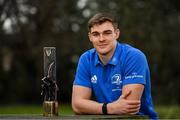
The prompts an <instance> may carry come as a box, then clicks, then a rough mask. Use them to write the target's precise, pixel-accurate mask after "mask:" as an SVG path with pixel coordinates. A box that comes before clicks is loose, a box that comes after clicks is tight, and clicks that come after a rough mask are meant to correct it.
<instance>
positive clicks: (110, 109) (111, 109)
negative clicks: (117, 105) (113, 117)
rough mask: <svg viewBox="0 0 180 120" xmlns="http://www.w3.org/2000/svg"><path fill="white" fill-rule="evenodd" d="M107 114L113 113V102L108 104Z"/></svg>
mask: <svg viewBox="0 0 180 120" xmlns="http://www.w3.org/2000/svg"><path fill="white" fill-rule="evenodd" d="M107 114H113V108H112V103H109V104H107Z"/></svg>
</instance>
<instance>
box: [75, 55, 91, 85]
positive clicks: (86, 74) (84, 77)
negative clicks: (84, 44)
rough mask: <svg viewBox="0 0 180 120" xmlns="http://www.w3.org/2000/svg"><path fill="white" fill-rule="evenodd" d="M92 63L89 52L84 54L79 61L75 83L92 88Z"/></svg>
mask: <svg viewBox="0 0 180 120" xmlns="http://www.w3.org/2000/svg"><path fill="white" fill-rule="evenodd" d="M89 66H90V64H89V59H88V54H87V53H85V54H83V55H82V56H81V57H80V59H79V62H78V66H77V70H76V75H75V80H74V83H73V84H74V85H80V86H84V87H89V88H91V82H90V67H89Z"/></svg>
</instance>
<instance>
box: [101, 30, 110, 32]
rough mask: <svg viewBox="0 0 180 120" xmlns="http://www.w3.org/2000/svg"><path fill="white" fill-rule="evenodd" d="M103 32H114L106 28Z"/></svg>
mask: <svg viewBox="0 0 180 120" xmlns="http://www.w3.org/2000/svg"><path fill="white" fill-rule="evenodd" d="M103 32H112V30H105V31H103Z"/></svg>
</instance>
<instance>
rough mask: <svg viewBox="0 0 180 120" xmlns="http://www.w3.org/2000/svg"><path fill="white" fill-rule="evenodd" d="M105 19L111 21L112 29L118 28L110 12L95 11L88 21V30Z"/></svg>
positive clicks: (115, 19)
mask: <svg viewBox="0 0 180 120" xmlns="http://www.w3.org/2000/svg"><path fill="white" fill-rule="evenodd" d="M106 21H109V22H112V24H113V27H114V29H118V21H117V18H116V17H115V16H113V15H112V14H110V13H97V14H95V15H94V16H93V17H92V18H91V19H90V20H89V21H88V31H90V30H91V27H92V26H93V25H96V24H102V23H104V22H106Z"/></svg>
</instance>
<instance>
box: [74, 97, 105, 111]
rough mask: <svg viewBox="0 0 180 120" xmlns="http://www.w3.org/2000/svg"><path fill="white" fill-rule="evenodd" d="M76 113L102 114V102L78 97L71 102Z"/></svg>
mask: <svg viewBox="0 0 180 120" xmlns="http://www.w3.org/2000/svg"><path fill="white" fill-rule="evenodd" d="M72 103H73V104H72V108H73V110H74V112H75V113H76V114H102V105H103V104H102V103H98V102H95V101H93V100H87V99H80V100H76V101H73V102H72Z"/></svg>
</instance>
